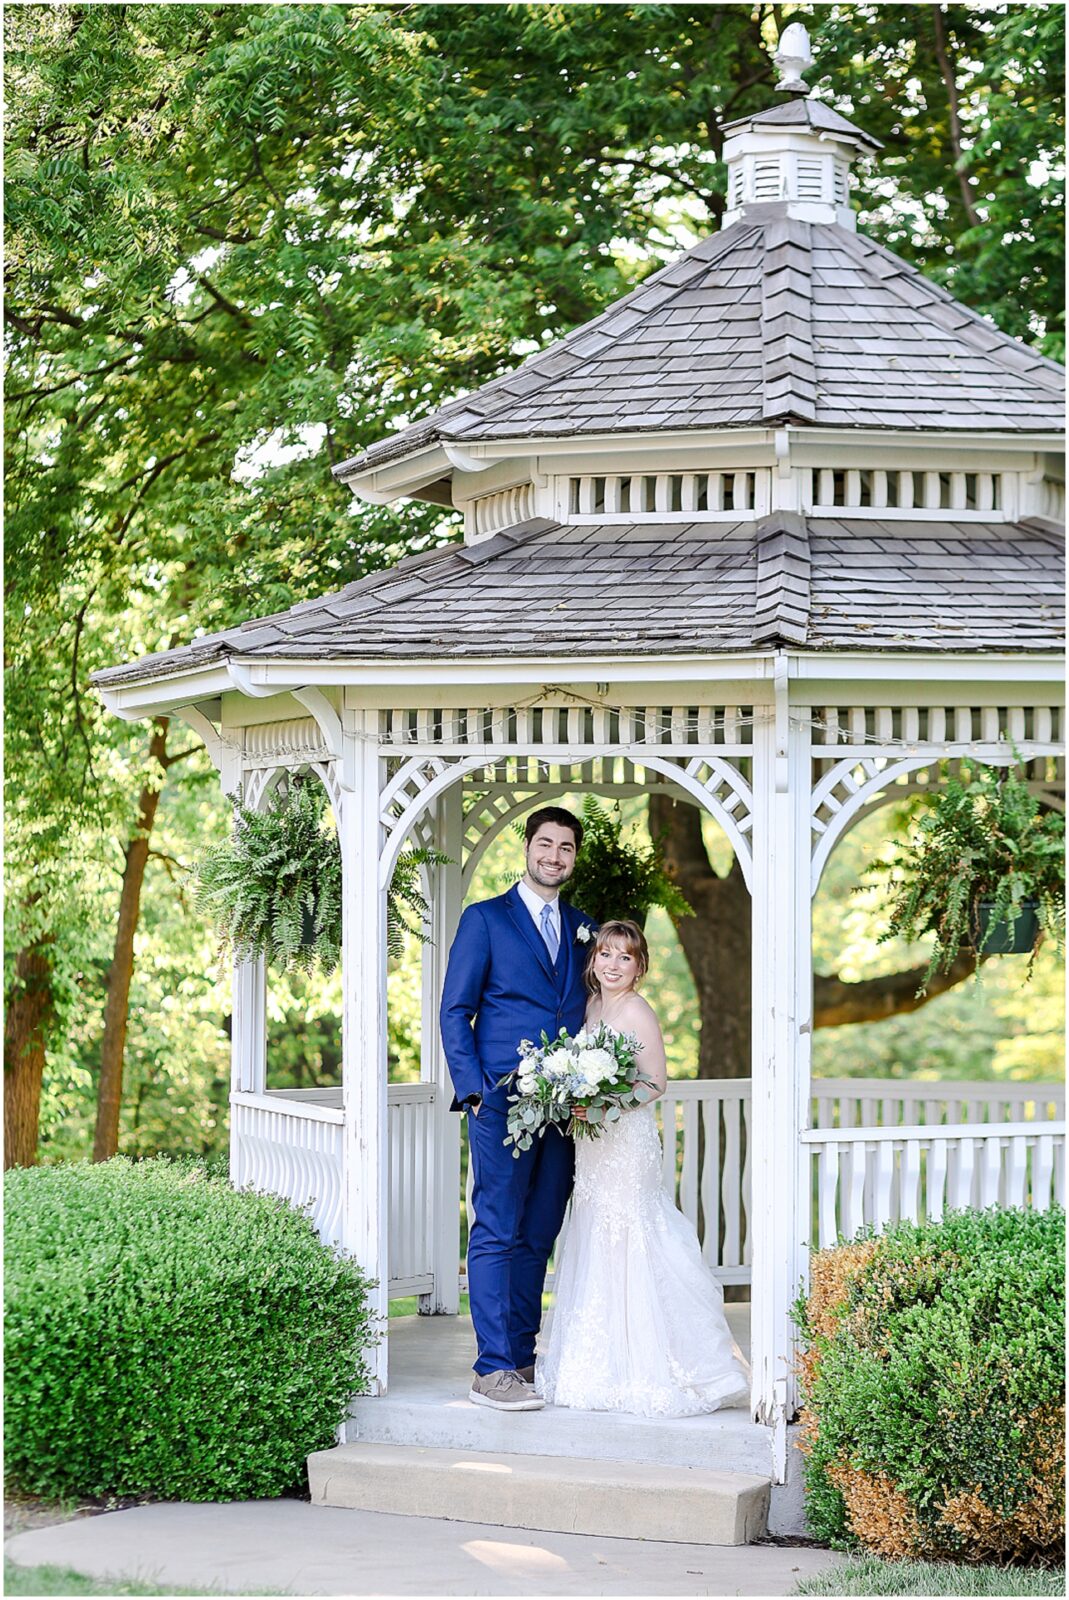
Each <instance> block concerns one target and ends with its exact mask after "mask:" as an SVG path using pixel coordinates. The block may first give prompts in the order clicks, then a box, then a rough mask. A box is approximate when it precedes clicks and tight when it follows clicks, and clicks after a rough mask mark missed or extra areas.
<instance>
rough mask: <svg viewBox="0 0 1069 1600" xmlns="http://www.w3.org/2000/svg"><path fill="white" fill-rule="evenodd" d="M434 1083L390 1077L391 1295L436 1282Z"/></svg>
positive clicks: (424, 1291) (416, 1291) (426, 1289)
mask: <svg viewBox="0 0 1069 1600" xmlns="http://www.w3.org/2000/svg"><path fill="white" fill-rule="evenodd" d="M437 1095H438V1086H437V1084H434V1083H391V1084H390V1087H389V1089H388V1090H387V1100H388V1103H389V1104H388V1113H387V1118H386V1126H387V1128H388V1130H389V1135H390V1163H389V1174H390V1177H389V1183H390V1208H389V1233H388V1235H387V1237H388V1240H389V1260H390V1298H391V1299H397V1298H398V1297H399V1296H400V1295H410V1294H430V1292H431V1290H432V1289H433V1288H434V1224H435V1216H434V1208H433V1199H434V1172H435V1160H436V1154H437V1152H436V1150H435V1143H434V1131H435V1130H434V1111H435V1105H436V1102H437Z"/></svg>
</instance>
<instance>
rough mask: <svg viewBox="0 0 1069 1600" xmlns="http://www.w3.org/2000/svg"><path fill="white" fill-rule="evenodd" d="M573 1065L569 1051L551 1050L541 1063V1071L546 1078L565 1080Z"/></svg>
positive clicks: (572, 1058)
mask: <svg viewBox="0 0 1069 1600" xmlns="http://www.w3.org/2000/svg"><path fill="white" fill-rule="evenodd" d="M574 1065H575V1059H574V1057H573V1056H572V1053H571V1051H570V1050H551V1051H550V1052H549V1055H548V1056H546V1058H545V1060H544V1061H543V1062H542V1071H543V1073H544V1074H545V1076H546V1077H547V1078H566V1077H567V1076H568V1074H569V1073H570V1072H571V1071H572V1069H573V1067H574Z"/></svg>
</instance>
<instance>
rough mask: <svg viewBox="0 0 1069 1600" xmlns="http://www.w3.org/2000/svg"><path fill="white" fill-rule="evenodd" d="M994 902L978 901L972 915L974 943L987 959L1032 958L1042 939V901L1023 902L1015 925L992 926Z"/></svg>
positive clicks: (1001, 924)
mask: <svg viewBox="0 0 1069 1600" xmlns="http://www.w3.org/2000/svg"><path fill="white" fill-rule="evenodd" d="M994 911H995V902H994V900H978V901H977V902H976V905H975V907H974V909H973V915H972V919H971V921H972V944H973V949H974V950H982V951H983V953H984V955H985V956H1027V955H1031V953H1032V951H1033V950H1034V949H1035V947H1036V940H1037V939H1038V938H1039V931H1040V922H1039V901H1038V900H1022V901H1021V905H1020V912H1019V915H1018V917H1017V920H1016V921H1015V922H1012V923H1010V922H1006V921H1004V920H1000V921H999V922H997V923H996V924H995V926H994V928H992V927H991V920H992V917H993V915H994Z"/></svg>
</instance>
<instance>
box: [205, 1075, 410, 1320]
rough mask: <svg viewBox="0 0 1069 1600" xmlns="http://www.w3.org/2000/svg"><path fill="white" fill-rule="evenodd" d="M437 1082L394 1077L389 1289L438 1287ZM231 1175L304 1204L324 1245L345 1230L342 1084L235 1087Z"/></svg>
mask: <svg viewBox="0 0 1069 1600" xmlns="http://www.w3.org/2000/svg"><path fill="white" fill-rule="evenodd" d="M437 1092H438V1090H437V1086H436V1085H435V1084H433V1083H391V1084H390V1086H389V1088H388V1090H387V1106H388V1110H387V1128H388V1131H389V1141H390V1149H389V1223H388V1226H389V1252H390V1296H391V1298H393V1299H396V1298H397V1297H398V1296H400V1295H411V1294H426V1293H429V1292H430V1290H431V1289H432V1288H433V1286H434V1270H433V1229H434V1215H433V1211H432V1206H431V1197H432V1195H433V1193H434V1187H433V1174H434V1162H435V1146H434V1110H435V1101H436V1096H437ZM230 1115H231V1119H232V1157H231V1181H232V1182H233V1184H234V1187H235V1188H238V1189H242V1188H252V1189H258V1190H260V1191H262V1192H264V1193H267V1194H277V1195H282V1196H283V1198H284V1199H287V1200H292V1201H294V1203H295V1204H296V1205H299V1206H306V1207H308V1210H309V1215H310V1216H311V1219H312V1221H313V1223H314V1224H315V1227H316V1231H317V1232H318V1234H319V1237H320V1238H321V1239H322V1240H323V1242H324V1244H335V1243H337V1241H338V1239H339V1237H340V1233H341V1184H342V1138H343V1133H344V1129H343V1116H342V1109H341V1090H340V1089H272V1090H269V1091H268V1092H267V1093H266V1094H262V1095H257V1094H239V1093H235V1094H232V1095H231V1097H230Z"/></svg>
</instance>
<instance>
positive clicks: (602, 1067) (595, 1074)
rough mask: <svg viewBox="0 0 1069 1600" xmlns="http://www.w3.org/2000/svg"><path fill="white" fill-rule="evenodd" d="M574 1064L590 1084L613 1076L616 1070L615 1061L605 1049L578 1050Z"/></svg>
mask: <svg viewBox="0 0 1069 1600" xmlns="http://www.w3.org/2000/svg"><path fill="white" fill-rule="evenodd" d="M576 1066H577V1067H578V1069H579V1071H580V1072H581V1073H582V1075H583V1077H584V1078H585V1079H586V1081H587V1082H588V1083H589V1084H591V1085H596V1084H599V1083H601V1082H602V1080H603V1079H604V1078H611V1077H613V1076H614V1074H615V1071H616V1062H615V1060H614V1058H613V1057H612V1056H611V1055H610V1054H609V1052H608V1051H607V1050H580V1052H579V1059H578V1061H577V1062H576Z"/></svg>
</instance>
